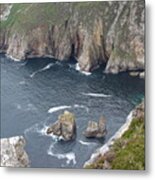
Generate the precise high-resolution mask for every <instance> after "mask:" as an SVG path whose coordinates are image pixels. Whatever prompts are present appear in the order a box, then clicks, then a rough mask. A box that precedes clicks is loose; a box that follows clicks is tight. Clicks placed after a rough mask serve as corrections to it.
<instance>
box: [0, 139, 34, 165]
mask: <svg viewBox="0 0 155 180" xmlns="http://www.w3.org/2000/svg"><path fill="white" fill-rule="evenodd" d="M24 146H25V139H24V138H23V137H22V136H16V137H11V138H4V139H1V154H0V159H1V166H4V167H29V165H30V161H29V158H28V155H27V153H26V152H25V150H24Z"/></svg>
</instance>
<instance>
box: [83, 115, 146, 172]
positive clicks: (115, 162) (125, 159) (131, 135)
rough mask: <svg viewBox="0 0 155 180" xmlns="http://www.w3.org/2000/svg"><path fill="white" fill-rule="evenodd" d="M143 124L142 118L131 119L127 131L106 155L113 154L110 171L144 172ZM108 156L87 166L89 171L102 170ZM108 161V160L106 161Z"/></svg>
mask: <svg viewBox="0 0 155 180" xmlns="http://www.w3.org/2000/svg"><path fill="white" fill-rule="evenodd" d="M144 136H145V123H144V118H140V119H137V118H135V119H133V121H132V123H131V125H130V128H129V130H127V131H126V132H125V133H124V135H123V136H122V137H121V138H120V139H118V140H117V141H116V142H115V143H114V145H113V146H112V148H111V149H110V151H109V152H108V153H111V154H114V155H113V157H112V159H111V160H110V162H109V163H110V169H119V170H121V169H123V170H144V169H145V137H144ZM108 158H109V157H108V154H105V156H100V157H99V158H98V160H97V161H96V162H95V163H93V164H91V165H89V166H87V167H86V168H91V169H103V165H104V162H105V160H106V161H107V160H108ZM108 161H109V160H108Z"/></svg>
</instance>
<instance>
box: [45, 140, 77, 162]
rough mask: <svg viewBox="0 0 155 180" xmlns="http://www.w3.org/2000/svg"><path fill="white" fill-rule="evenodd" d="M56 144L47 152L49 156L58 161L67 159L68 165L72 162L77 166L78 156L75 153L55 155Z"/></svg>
mask: <svg viewBox="0 0 155 180" xmlns="http://www.w3.org/2000/svg"><path fill="white" fill-rule="evenodd" d="M54 145H55V143H53V144H51V146H50V147H49V149H48V150H47V154H48V155H50V156H53V157H56V158H58V159H67V160H66V163H67V164H70V163H71V162H72V163H73V164H74V165H75V164H76V156H75V153H74V152H68V153H54V152H53V148H54Z"/></svg>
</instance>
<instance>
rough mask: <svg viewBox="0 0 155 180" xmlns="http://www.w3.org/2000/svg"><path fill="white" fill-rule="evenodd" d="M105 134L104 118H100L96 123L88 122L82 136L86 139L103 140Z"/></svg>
mask: <svg viewBox="0 0 155 180" xmlns="http://www.w3.org/2000/svg"><path fill="white" fill-rule="evenodd" d="M106 133H107V130H106V121H105V118H104V117H101V118H100V119H99V122H98V123H97V122H95V121H89V122H88V126H87V128H86V130H85V131H84V133H83V134H84V135H85V136H86V137H87V138H94V137H95V138H103V137H105V135H106Z"/></svg>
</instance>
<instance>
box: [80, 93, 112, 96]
mask: <svg viewBox="0 0 155 180" xmlns="http://www.w3.org/2000/svg"><path fill="white" fill-rule="evenodd" d="M81 94H82V95H84V96H91V97H111V95H107V94H99V93H84V92H83V93H81Z"/></svg>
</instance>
